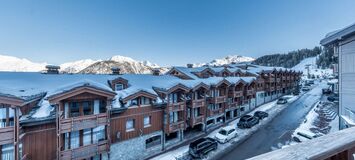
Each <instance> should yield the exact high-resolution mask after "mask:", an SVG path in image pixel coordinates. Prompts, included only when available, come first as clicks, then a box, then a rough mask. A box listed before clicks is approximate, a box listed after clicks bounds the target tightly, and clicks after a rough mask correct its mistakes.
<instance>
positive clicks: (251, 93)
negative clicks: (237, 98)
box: [247, 89, 255, 96]
mask: <svg viewBox="0 0 355 160" xmlns="http://www.w3.org/2000/svg"><path fill="white" fill-rule="evenodd" d="M253 94H255V91H254V90H253V89H249V90H248V91H247V95H248V96H251V95H253Z"/></svg>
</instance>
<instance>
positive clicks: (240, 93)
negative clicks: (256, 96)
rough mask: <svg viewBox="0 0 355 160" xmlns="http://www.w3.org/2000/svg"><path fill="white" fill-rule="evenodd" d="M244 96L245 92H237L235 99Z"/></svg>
mask: <svg viewBox="0 0 355 160" xmlns="http://www.w3.org/2000/svg"><path fill="white" fill-rule="evenodd" d="M242 96H243V91H235V92H234V97H242Z"/></svg>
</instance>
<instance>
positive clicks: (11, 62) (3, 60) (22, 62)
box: [0, 55, 47, 72]
mask: <svg viewBox="0 0 355 160" xmlns="http://www.w3.org/2000/svg"><path fill="white" fill-rule="evenodd" d="M46 65H47V63H34V62H31V61H29V60H27V59H20V58H16V57H12V56H4V55H0V71H13V72H23V71H24V72H39V71H42V70H44V69H45V66H46Z"/></svg>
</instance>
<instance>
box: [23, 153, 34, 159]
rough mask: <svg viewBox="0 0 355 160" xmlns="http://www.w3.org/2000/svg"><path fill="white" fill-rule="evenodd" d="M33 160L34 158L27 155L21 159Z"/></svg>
mask: <svg viewBox="0 0 355 160" xmlns="http://www.w3.org/2000/svg"><path fill="white" fill-rule="evenodd" d="M31 159H32V158H31V156H30V154H25V155H23V156H22V158H21V160H31Z"/></svg>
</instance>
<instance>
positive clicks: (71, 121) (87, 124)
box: [59, 113, 108, 133]
mask: <svg viewBox="0 0 355 160" xmlns="http://www.w3.org/2000/svg"><path fill="white" fill-rule="evenodd" d="M107 122H108V119H107V114H106V113H101V114H95V115H87V116H81V117H74V118H67V119H60V120H59V123H60V132H61V133H67V132H72V131H78V130H82V129H86V128H95V127H97V126H101V125H106V124H107Z"/></svg>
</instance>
